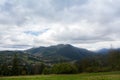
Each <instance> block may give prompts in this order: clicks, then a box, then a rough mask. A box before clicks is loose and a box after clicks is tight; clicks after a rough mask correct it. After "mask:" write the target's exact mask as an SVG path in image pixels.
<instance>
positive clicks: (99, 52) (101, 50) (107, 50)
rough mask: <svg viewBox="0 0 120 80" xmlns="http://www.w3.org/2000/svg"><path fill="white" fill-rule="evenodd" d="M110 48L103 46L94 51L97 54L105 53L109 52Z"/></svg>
mask: <svg viewBox="0 0 120 80" xmlns="http://www.w3.org/2000/svg"><path fill="white" fill-rule="evenodd" d="M109 51H110V49H107V48H103V49H100V50H98V51H96V53H98V54H107V53H109Z"/></svg>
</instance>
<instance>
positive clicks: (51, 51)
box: [26, 44, 94, 61]
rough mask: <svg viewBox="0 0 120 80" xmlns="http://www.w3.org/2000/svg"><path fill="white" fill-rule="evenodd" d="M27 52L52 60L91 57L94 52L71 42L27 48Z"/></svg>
mask: <svg viewBox="0 0 120 80" xmlns="http://www.w3.org/2000/svg"><path fill="white" fill-rule="evenodd" d="M26 52H27V53H30V54H34V55H35V56H39V57H41V58H42V59H43V60H48V61H49V60H52V61H60V60H61V61H62V60H63V61H64V60H68V61H72V60H80V59H82V58H85V57H90V56H92V55H93V54H94V53H93V52H91V51H88V50H86V49H82V48H77V47H74V46H72V45H69V44H59V45H55V46H49V47H38V48H31V49H29V50H26Z"/></svg>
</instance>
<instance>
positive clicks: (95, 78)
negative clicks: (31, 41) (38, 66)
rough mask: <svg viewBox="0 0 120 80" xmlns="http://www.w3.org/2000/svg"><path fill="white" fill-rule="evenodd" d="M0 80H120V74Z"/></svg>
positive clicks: (7, 79)
mask: <svg viewBox="0 0 120 80" xmlns="http://www.w3.org/2000/svg"><path fill="white" fill-rule="evenodd" d="M0 80H120V72H103V73H82V74H73V75H32V76H12V77H0Z"/></svg>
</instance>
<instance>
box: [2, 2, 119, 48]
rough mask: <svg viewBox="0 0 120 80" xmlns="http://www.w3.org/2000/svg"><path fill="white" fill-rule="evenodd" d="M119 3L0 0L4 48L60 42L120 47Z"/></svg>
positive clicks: (100, 46) (81, 45)
mask: <svg viewBox="0 0 120 80" xmlns="http://www.w3.org/2000/svg"><path fill="white" fill-rule="evenodd" d="M119 4H120V1H119V0H114V1H113V0H86V1H85V0H0V37H1V39H0V50H5V49H26V48H29V47H35V46H48V45H54V44H59V43H67V44H73V45H75V46H78V47H83V48H87V49H99V48H103V47H109V45H110V44H113V45H114V46H115V47H120V46H119V45H118V44H119V43H120V42H119V41H120V38H119V34H120V32H119V30H120V27H119V25H120V15H119V13H120V10H119V9H120V5H119ZM35 34H37V35H35Z"/></svg>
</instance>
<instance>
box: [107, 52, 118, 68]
mask: <svg viewBox="0 0 120 80" xmlns="http://www.w3.org/2000/svg"><path fill="white" fill-rule="evenodd" d="M108 62H109V65H110V66H111V69H113V70H120V51H118V50H111V51H110V53H109V54H108Z"/></svg>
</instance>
